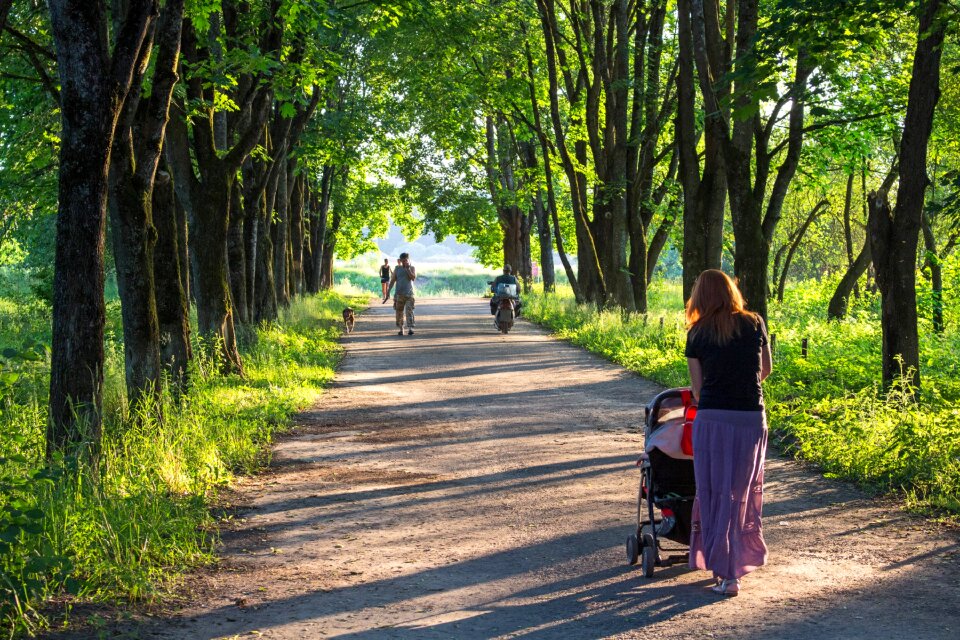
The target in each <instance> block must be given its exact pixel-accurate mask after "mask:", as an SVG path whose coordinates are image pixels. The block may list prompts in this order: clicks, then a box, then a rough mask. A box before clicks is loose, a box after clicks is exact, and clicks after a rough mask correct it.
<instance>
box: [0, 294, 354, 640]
mask: <svg viewBox="0 0 960 640" xmlns="http://www.w3.org/2000/svg"><path fill="white" fill-rule="evenodd" d="M366 299H367V297H366V296H364V297H363V298H356V297H348V296H345V295H343V294H341V293H327V294H322V295H320V296H315V297H311V298H307V299H303V300H298V301H296V302H294V303H293V305H292V306H291V307H290V308H289V309H287V310H286V311H284V312H283V314H282V317H281V319H280V321H279V322H277V323H274V324H270V325H263V326H261V327H259V328H257V329H255V330H251V331H250V332H249V333H247V334H246V335H245V337H244V339H243V341H242V344H241V349H242V356H243V358H244V365H245V369H246V377H244V378H242V379H241V378H239V377H236V376H227V377H224V376H221V375H218V374H215V373H213V372H214V371H215V367H213V366H211V363H209V362H204V361H203V360H196V361H194V362H193V364H192V369H191V385H190V388H189V390H188V391H187V392H186V393H185V394H183V395H182V396H181V397H180V398H179V399H176V400H175V399H174V398H173V397H172V396H171V394H169V393H166V394H164V401H163V402H164V405H165V406H164V407H163V415H164V419H163V420H162V421H158V420H156V419H154V418H153V417H152V415H153V414H152V413H151V412H144V413H143V415H139V416H136V415H135V416H131V415H130V412H129V410H128V408H127V407H126V406H125V403H124V401H123V356H122V346H121V345H120V344H119V340H118V339H117V338H116V336H117V335H118V334H119V327H118V326H117V324H116V315H118V314H114V312H116V309H113V310H112V312H111V315H113V321H114V322H113V327H112V329H111V331H112V335H111V336H110V337H109V338H108V341H107V353H108V360H107V366H106V370H105V376H106V381H105V392H104V397H105V403H104V409H105V418H104V437H103V445H102V454H101V456H100V458H99V461H98V463H97V465H96V467H95V468H91V467H90V466H85V465H83V464H82V463H80V462H79V461H78V460H77V459H75V458H73V459H72V458H61V459H59V460H57V461H55V462H54V463H53V464H44V460H43V442H44V432H43V430H44V424H45V417H46V397H47V385H48V379H49V362H48V360H47V358H46V356H45V354H44V349H43V348H42V346H38V345H42V344H44V342H45V337H46V336H45V335H44V331H49V329H48V328H47V324H46V323H47V322H48V320H47V318H48V317H49V316H47V315H46V313H45V309H42V308H40V306H42V305H40V306H38V307H36V308H35V307H31V306H23V305H17V306H15V307H9V308H5V309H2V311H3V312H4V313H3V315H2V318H3V320H2V322H0V340H2V341H3V342H0V346H3V345H4V344H10V343H11V341H12V340H13V339H14V338H17V339H18V340H22V338H23V336H30V337H29V338H28V340H27V342H26V343H21V346H18V347H17V348H16V349H12V348H9V347H7V349H6V350H5V359H4V361H3V364H4V368H3V369H0V385H2V386H0V391H2V392H3V396H2V403H0V452H2V455H3V457H2V458H0V624H2V627H0V628H2V629H4V630H5V632H6V634H7V635H9V636H14V635H33V634H35V633H37V632H39V631H42V630H44V629H48V628H50V627H51V626H52V625H55V624H63V622H62V621H59V620H57V621H52V620H51V619H50V618H49V616H48V615H44V613H43V611H44V604H45V603H48V602H49V601H50V599H51V598H57V599H58V600H61V601H63V602H65V603H66V604H65V606H64V607H61V608H62V609H63V611H64V614H63V615H64V616H69V611H70V607H71V606H72V604H74V603H78V602H84V603H89V602H112V601H118V600H119V601H148V602H149V601H153V600H157V599H159V598H162V597H163V596H164V594H165V593H166V589H167V588H168V587H169V585H170V584H171V580H172V579H174V578H175V577H176V576H177V575H178V574H181V573H182V572H183V571H184V570H187V569H189V568H191V567H196V566H199V565H201V564H204V563H207V562H210V561H212V559H213V550H214V545H215V543H216V539H217V526H216V522H215V521H214V520H213V518H212V516H211V512H210V507H211V505H212V504H213V503H214V501H215V500H216V498H217V495H218V491H219V490H220V489H222V488H223V487H226V486H227V485H229V484H230V482H231V480H232V478H233V477H234V476H235V475H236V474H247V473H250V472H253V471H255V470H256V469H257V468H258V467H260V466H261V465H262V464H264V463H265V462H266V461H267V460H268V456H269V444H270V442H271V439H272V438H273V436H274V435H275V434H276V433H277V432H278V431H280V430H282V429H284V428H285V427H286V426H288V425H289V424H290V421H291V418H292V416H293V415H294V414H295V413H296V412H297V411H299V410H301V409H303V408H304V407H306V406H307V405H308V404H310V403H311V402H312V401H314V400H315V399H316V397H317V396H318V395H319V393H320V391H321V389H322V388H323V387H324V386H325V385H327V384H328V383H329V382H330V380H331V379H332V378H333V375H334V368H335V366H336V364H337V362H338V361H339V357H340V353H341V349H340V346H339V344H338V342H337V338H338V336H339V333H340V328H339V324H338V323H337V320H338V319H339V317H340V311H341V310H342V309H343V307H344V306H347V305H348V304H350V305H353V306H355V307H361V306H363V304H365V301H366ZM0 305H2V301H0ZM197 351H198V352H199V351H200V350H197Z"/></svg>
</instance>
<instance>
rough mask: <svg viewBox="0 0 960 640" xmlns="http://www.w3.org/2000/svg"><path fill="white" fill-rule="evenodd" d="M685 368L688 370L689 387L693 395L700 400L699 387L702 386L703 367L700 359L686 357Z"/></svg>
mask: <svg viewBox="0 0 960 640" xmlns="http://www.w3.org/2000/svg"><path fill="white" fill-rule="evenodd" d="M687 370H688V371H689V372H690V388H691V389H693V397H694V398H696V399H697V401H698V402H699V401H700V387H702V386H703V368H702V367H701V366H700V361H699V360H698V359H696V358H687Z"/></svg>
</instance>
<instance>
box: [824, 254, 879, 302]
mask: <svg viewBox="0 0 960 640" xmlns="http://www.w3.org/2000/svg"><path fill="white" fill-rule="evenodd" d="M868 266H870V238H867V239H866V240H865V241H864V243H863V249H861V250H860V255H858V256H857V257H856V259H855V260H854V261H853V264H851V265H850V267H849V268H848V269H847V272H846V273H845V274H843V278H841V279H840V283H839V284H838V285H837V290H836V291H834V293H833V297H831V298H830V304H829V305H827V320H842V319H843V318H844V317H846V315H847V306H848V304H849V302H850V296H851V295H852V294H853V291H854V290H855V288H856V286H857V281H858V280H859V279H860V277H861V276H862V275H863V274H864V273H866V272H867V267H868Z"/></svg>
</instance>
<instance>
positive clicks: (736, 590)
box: [710, 580, 740, 598]
mask: <svg viewBox="0 0 960 640" xmlns="http://www.w3.org/2000/svg"><path fill="white" fill-rule="evenodd" d="M710 590H711V591H713V592H714V593H717V594H720V595H721V596H727V597H729V598H732V597H734V596H738V595H740V581H739V580H720V582H719V583H718V584H717V585H716V586H715V587H712V588H711V589H710Z"/></svg>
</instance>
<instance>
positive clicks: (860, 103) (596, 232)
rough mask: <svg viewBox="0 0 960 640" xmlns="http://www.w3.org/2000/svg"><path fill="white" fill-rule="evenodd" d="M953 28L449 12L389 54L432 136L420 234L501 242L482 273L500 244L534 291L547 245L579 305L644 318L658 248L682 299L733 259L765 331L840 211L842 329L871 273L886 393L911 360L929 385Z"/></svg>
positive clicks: (782, 8)
mask: <svg viewBox="0 0 960 640" xmlns="http://www.w3.org/2000/svg"><path fill="white" fill-rule="evenodd" d="M956 24H957V11H956V7H954V6H952V5H951V4H950V3H947V2H942V1H938V0H922V1H915V2H910V1H907V0H903V1H893V0H886V1H881V0H855V1H853V2H844V3H836V2H831V1H829V0H768V1H761V0H675V1H673V0H669V1H668V0H570V1H562V0H529V1H528V0H515V1H511V0H503V1H501V2H493V3H486V2H473V3H459V2H458V3H453V2H450V3H444V2H439V3H436V2H435V3H431V5H430V6H429V9H425V10H423V11H422V12H421V13H419V14H417V15H416V17H415V19H412V20H410V21H409V22H408V23H407V24H406V25H405V27H404V28H401V29H399V30H397V31H396V32H394V33H393V34H391V37H390V38H388V39H386V45H385V46H387V47H389V49H390V51H391V52H392V54H393V58H392V59H391V60H390V61H388V62H384V63H383V64H385V65H386V66H387V67H388V69H389V73H388V75H389V76H390V77H392V78H394V79H395V82H396V83H397V84H396V86H398V88H397V89H396V91H397V92H398V93H399V94H400V95H402V96H403V100H402V101H401V102H402V106H404V107H405V108H406V109H407V110H408V111H409V112H410V113H411V114H412V115H411V116H410V120H411V122H412V126H413V127H414V128H415V129H416V130H417V131H418V132H419V134H420V137H419V138H418V140H417V141H415V142H414V143H412V146H413V148H414V149H413V150H411V151H409V152H410V153H411V154H412V155H416V156H418V157H419V159H420V160H419V162H417V163H415V166H414V167H412V168H410V170H409V171H408V174H407V175H405V178H407V179H408V183H410V184H415V185H416V188H414V189H411V190H410V191H411V197H412V198H413V199H414V200H416V201H417V202H419V203H420V204H421V208H422V210H423V211H424V212H425V214H426V221H425V224H426V226H427V228H428V229H432V230H434V231H436V232H439V233H448V232H455V233H458V234H460V235H461V237H463V238H465V239H466V240H468V241H470V242H472V243H474V244H476V245H478V246H480V247H481V253H483V252H484V249H483V247H485V246H486V247H489V248H488V249H487V250H486V257H487V259H488V261H490V262H492V261H493V260H492V258H493V257H494V256H495V255H496V254H497V253H499V251H500V250H502V259H503V260H504V261H506V262H509V263H511V264H514V265H519V268H518V272H519V273H520V274H521V275H529V273H530V262H531V256H533V255H536V253H537V251H536V249H537V248H539V254H540V255H539V262H540V263H541V264H543V265H552V263H553V259H552V254H553V251H554V250H556V251H557V253H559V258H560V260H561V263H562V264H563V265H564V268H565V271H566V275H567V279H568V280H569V282H570V284H571V286H572V287H573V290H574V293H575V295H576V297H577V299H578V300H579V301H581V302H589V303H594V304H597V305H599V306H601V307H617V308H620V309H623V310H625V311H627V312H633V311H636V312H641V313H643V312H646V310H647V286H648V283H649V282H650V279H651V277H652V276H653V273H654V271H655V268H656V265H657V263H658V260H659V258H660V257H661V254H662V252H663V251H664V249H665V248H668V249H669V248H673V249H675V250H677V251H678V252H679V254H680V257H681V263H682V268H683V281H684V293H685V295H688V294H689V292H690V289H691V287H692V285H693V281H694V279H695V278H696V276H697V274H699V273H700V272H701V271H702V270H704V269H706V268H719V267H721V266H722V265H723V264H724V260H725V258H726V259H730V260H731V261H732V263H733V271H734V273H735V274H736V276H737V278H738V279H739V282H740V286H741V289H742V290H743V292H744V294H745V296H746V298H747V300H748V302H749V304H750V306H751V308H752V309H754V310H756V311H758V312H759V313H761V314H763V315H764V316H765V315H766V313H767V300H768V297H769V296H771V295H779V296H780V297H781V298H782V295H783V289H784V286H785V282H786V278H787V274H788V272H789V271H790V268H791V265H792V263H793V262H794V260H795V258H796V257H797V256H798V255H799V254H802V253H803V251H802V247H803V246H804V243H805V242H806V240H807V238H809V237H810V236H813V235H814V231H816V232H818V233H820V234H821V235H822V234H823V233H824V228H825V225H826V224H827V223H829V222H830V221H832V220H833V219H834V217H835V216H828V215H825V214H827V213H828V212H841V211H842V214H840V215H842V218H843V225H844V226H843V230H842V232H841V233H839V234H836V235H834V236H833V240H832V241H829V242H828V244H829V245H830V246H829V247H828V248H827V249H825V250H824V251H822V252H821V253H820V256H821V258H825V256H824V254H825V253H826V254H829V252H830V251H831V250H832V249H831V248H832V247H833V246H843V247H844V248H845V255H842V256H838V258H839V259H838V260H829V259H822V260H821V261H820V263H821V266H822V265H824V264H832V265H834V266H835V268H836V269H843V270H847V271H848V272H849V273H848V274H847V276H846V277H844V278H843V279H842V282H841V284H840V287H839V289H838V292H837V295H836V296H835V302H834V304H832V305H831V313H832V314H833V315H834V316H835V317H842V316H843V314H844V313H845V306H846V301H847V300H848V299H849V298H850V297H851V295H853V294H854V293H855V290H856V283H857V282H858V281H860V280H861V279H862V277H863V276H864V273H866V272H867V271H868V267H869V271H870V275H871V277H872V278H873V280H872V282H874V283H875V285H877V286H878V287H879V289H880V292H881V294H882V298H883V304H882V306H883V314H882V316H883V317H882V320H883V334H884V338H883V341H884V349H883V353H884V357H883V376H884V379H885V380H888V381H889V380H891V379H892V378H893V377H895V376H897V375H899V373H900V366H901V365H900V363H899V360H900V359H902V361H903V364H904V365H905V366H906V367H913V372H914V373H913V375H914V381H915V382H916V383H919V374H918V373H917V372H918V369H919V366H918V365H919V361H918V359H919V356H918V336H917V301H916V295H915V286H916V281H915V278H916V272H917V269H916V267H917V266H919V264H920V263H919V262H918V251H917V249H918V239H919V234H920V232H921V229H923V228H926V229H927V232H926V233H925V236H924V237H925V238H926V239H927V242H926V254H927V257H926V258H921V259H920V260H921V261H924V260H925V262H926V263H927V264H928V265H930V266H931V268H932V269H933V271H934V272H935V271H936V267H937V264H938V262H939V259H940V258H941V257H942V256H943V255H944V250H950V249H952V248H953V246H954V245H955V244H956V240H955V239H954V240H951V241H948V242H946V243H942V244H941V247H939V248H937V247H936V246H935V245H936V236H937V233H938V231H937V230H938V229H939V230H940V231H942V232H945V233H948V234H952V235H950V237H951V238H956V228H957V225H956V216H952V217H951V216H948V215H940V216H939V220H934V218H935V217H936V216H931V214H930V212H931V211H933V210H934V209H936V208H937V207H942V205H945V204H946V202H947V201H948V200H949V199H950V197H951V194H952V193H954V189H953V185H946V184H944V185H942V188H941V192H940V194H939V200H938V201H935V200H936V199H932V198H931V197H929V196H930V193H929V191H928V186H929V184H930V180H929V178H928V166H929V163H928V143H929V141H930V139H931V135H932V134H933V133H934V127H933V125H934V120H935V116H938V117H939V118H940V121H941V123H942V124H941V125H940V126H941V135H942V136H949V134H950V132H951V131H954V130H953V129H951V128H950V127H952V123H951V122H950V119H951V118H955V116H952V115H951V114H953V113H955V110H956V108H957V106H958V105H957V104H956V103H955V102H954V101H951V102H950V103H948V104H947V105H946V109H944V108H943V107H941V108H940V109H939V110H938V108H937V107H938V100H939V98H940V94H941V92H940V88H939V87H940V84H941V83H940V69H941V66H942V58H943V56H944V55H945V54H944V52H945V51H946V52H947V53H946V55H947V56H948V59H953V60H955V59H956V53H954V52H953V49H951V48H950V47H953V46H955V43H952V42H951V41H950V40H949V39H947V38H946V35H947V34H948V33H950V34H952V33H954V31H955V26H956ZM934 137H936V136H934ZM941 148H943V145H941ZM949 153H950V159H949V160H947V161H946V162H947V164H948V165H949V167H948V169H947V175H949V176H955V175H956V167H957V164H956V161H957V157H956V155H955V154H953V151H952V149H951V150H950V151H949ZM950 163H952V164H950ZM438 165H439V166H444V167H446V170H442V171H440V172H438V171H437V170H436V169H435V168H434V167H437V166H438ZM445 171H446V172H449V171H455V172H457V173H458V175H459V176H460V180H459V181H458V182H457V183H456V186H454V187H451V186H450V180H449V179H448V177H447V176H446V175H445ZM798 177H799V178H800V179H799V180H798ZM858 177H862V182H863V189H862V194H860V195H859V199H860V200H861V201H862V202H863V203H864V205H865V210H864V211H865V214H866V215H864V216H863V219H862V220H859V216H858V215H857V211H855V210H854V202H855V200H854V188H853V187H854V182H855V179H856V178H858ZM410 178H414V179H412V180H411V179H410ZM951 179H953V178H951ZM424 183H426V184H429V185H431V186H430V188H425V187H424ZM868 184H869V187H868ZM844 185H845V189H844V188H843V187H844ZM943 187H945V188H943ZM868 189H869V190H868ZM480 192H485V196H486V198H485V199H486V200H488V201H489V203H490V205H489V206H488V207H487V208H486V209H485V210H484V212H483V213H482V214H480V215H476V213H475V211H474V208H473V207H471V206H470V203H472V202H474V201H475V200H476V198H477V194H478V193H480ZM838 192H839V193H838ZM894 193H896V198H895V204H890V202H891V200H892V199H893V196H892V194H894ZM444 200H446V201H447V202H450V203H455V204H448V205H447V206H442V205H441V206H437V205H436V203H437V201H444ZM867 205H869V206H867ZM801 209H802V211H801ZM464 211H469V212H471V213H470V214H469V215H464ZM784 220H786V222H787V224H786V225H785V224H784ZM868 220H869V222H868ZM858 224H862V225H863V226H862V227H858ZM492 228H496V229H497V231H498V233H491V229H492ZM841 234H842V235H841ZM861 238H862V247H863V249H862V250H861V249H860V248H859V246H858V243H860V242H861V240H860V239H861ZM838 241H839V242H838ZM573 252H575V255H576V260H575V261H574V260H572V259H571V258H570V257H568V254H573ZM497 257H499V256H497ZM574 262H575V267H574V266H573V263H574ZM820 275H822V274H820ZM771 276H772V278H771ZM543 277H544V285H545V288H546V289H547V290H550V289H551V288H552V286H553V273H552V270H551V269H549V268H548V269H544V273H543ZM941 324H942V321H941Z"/></svg>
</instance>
